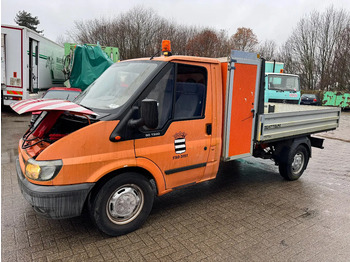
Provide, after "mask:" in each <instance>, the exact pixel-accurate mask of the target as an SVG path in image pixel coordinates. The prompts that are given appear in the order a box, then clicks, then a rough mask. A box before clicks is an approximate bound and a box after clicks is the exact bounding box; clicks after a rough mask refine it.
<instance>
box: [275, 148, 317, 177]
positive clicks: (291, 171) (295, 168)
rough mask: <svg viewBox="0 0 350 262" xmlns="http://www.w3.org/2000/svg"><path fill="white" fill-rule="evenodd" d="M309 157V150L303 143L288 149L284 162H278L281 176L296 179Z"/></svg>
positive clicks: (301, 172)
mask: <svg viewBox="0 0 350 262" xmlns="http://www.w3.org/2000/svg"><path fill="white" fill-rule="evenodd" d="M309 158H310V156H309V152H308V150H307V149H306V148H305V146H303V145H299V146H297V147H296V148H295V149H294V150H290V151H288V153H287V156H286V158H285V162H281V163H279V172H280V174H281V176H282V177H284V178H285V179H287V180H291V181H292V180H297V179H298V178H299V177H301V175H302V174H303V172H304V170H305V169H306V167H307V164H308V162H309Z"/></svg>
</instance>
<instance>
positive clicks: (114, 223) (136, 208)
mask: <svg viewBox="0 0 350 262" xmlns="http://www.w3.org/2000/svg"><path fill="white" fill-rule="evenodd" d="M153 200H154V191H153V189H152V186H151V184H150V182H149V181H148V180H147V179H146V178H145V177H143V176H141V175H139V174H137V173H124V174H121V175H119V176H116V177H114V178H112V179H111V180H109V181H107V182H106V183H105V184H104V185H103V186H102V187H101V188H100V189H99V190H98V192H97V193H96V195H95V196H93V198H92V202H91V205H90V215H91V217H92V219H93V221H94V222H95V224H96V226H97V227H98V228H99V229H100V230H101V231H102V232H104V233H106V234H107V235H110V236H119V235H124V234H127V233H130V232H132V231H134V230H136V229H138V228H139V227H140V226H141V225H142V224H143V223H144V222H145V221H146V219H147V217H148V215H149V213H150V212H151V209H152V206H153Z"/></svg>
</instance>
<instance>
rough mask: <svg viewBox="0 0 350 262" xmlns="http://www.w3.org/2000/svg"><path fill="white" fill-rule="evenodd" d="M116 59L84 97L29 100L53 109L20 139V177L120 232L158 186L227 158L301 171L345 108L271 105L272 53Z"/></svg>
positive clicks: (210, 175)
mask: <svg viewBox="0 0 350 262" xmlns="http://www.w3.org/2000/svg"><path fill="white" fill-rule="evenodd" d="M168 46H169V43H168V44H165V45H164V48H163V54H164V55H162V56H161V57H154V58H153V57H152V58H142V59H133V60H126V61H122V62H120V63H116V64H114V65H112V66H111V67H110V68H108V69H107V70H106V71H105V72H104V73H103V74H102V75H101V77H100V78H98V79H97V80H96V81H95V82H94V83H93V84H92V85H91V86H90V87H89V88H88V89H87V90H85V91H84V92H83V93H82V94H81V95H80V96H79V97H78V98H77V100H75V102H76V104H74V103H67V102H65V103H63V102H62V101H50V102H47V103H42V101H41V102H40V101H39V102H38V101H26V102H19V103H17V104H15V105H13V106H12V108H13V109H14V110H15V111H16V112H18V113H24V112H31V111H38V110H40V111H43V112H42V113H41V115H40V117H39V118H38V119H37V121H36V122H35V123H34V125H33V126H31V127H30V128H29V129H28V131H27V132H26V133H25V134H24V136H23V137H22V138H21V139H20V141H19V148H18V150H19V157H18V159H17V162H16V167H17V176H18V182H19V186H20V188H21V191H22V194H23V196H24V197H25V199H26V200H27V201H28V202H29V203H30V204H31V205H32V206H33V207H34V209H35V210H36V211H37V212H38V213H40V214H42V215H45V216H47V217H50V218H68V217H74V216H79V215H80V214H81V212H82V210H83V207H84V206H86V207H87V208H88V210H89V212H90V215H91V217H92V219H93V221H94V222H95V224H96V225H97V227H98V228H99V229H100V230H101V231H102V232H104V233H106V234H108V235H111V236H116V235H122V234H126V233H129V232H131V231H134V230H136V229H137V228H139V227H140V226H141V225H142V224H143V223H144V222H145V220H146V219H147V217H148V215H149V213H150V211H151V209H152V205H153V199H154V196H155V195H158V196H161V195H163V194H166V193H169V192H171V191H173V190H177V189H180V188H183V187H186V186H190V185H194V184H197V183H200V182H203V181H207V180H211V179H214V178H215V177H216V175H217V172H218V168H219V165H220V163H221V162H225V161H230V160H234V159H239V158H243V157H247V156H252V155H253V156H255V157H261V158H265V159H272V160H273V161H274V162H275V163H276V164H277V165H278V166H279V172H280V174H281V175H282V177H284V178H285V179H287V180H296V179H298V178H299V177H300V176H301V175H302V174H303V172H304V170H305V169H306V167H307V164H308V162H309V158H310V157H311V147H312V146H314V147H318V148H322V147H323V139H320V138H317V137H313V136H311V134H314V133H317V132H324V131H328V130H333V129H335V128H337V127H338V124H339V117H340V110H339V109H338V108H322V107H308V106H300V105H292V104H273V103H269V104H264V79H265V69H264V65H265V63H264V60H262V59H260V58H258V56H257V54H254V53H247V52H241V51H232V52H231V54H230V56H229V59H227V58H226V59H214V58H204V57H190V56H170V55H169V54H170V50H169V48H168Z"/></svg>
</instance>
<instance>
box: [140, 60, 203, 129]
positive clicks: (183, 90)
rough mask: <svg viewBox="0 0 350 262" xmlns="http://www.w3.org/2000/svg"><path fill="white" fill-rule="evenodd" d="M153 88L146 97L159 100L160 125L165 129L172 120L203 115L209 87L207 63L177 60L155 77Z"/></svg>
mask: <svg viewBox="0 0 350 262" xmlns="http://www.w3.org/2000/svg"><path fill="white" fill-rule="evenodd" d="M175 72H176V73H175ZM150 88H151V91H150V93H149V94H148V95H147V97H146V98H148V99H154V100H156V101H157V105H158V127H157V129H162V128H163V127H164V126H165V124H166V123H167V122H168V121H169V120H187V119H195V118H202V117H204V109H205V94H206V89H207V70H206V69H205V68H204V67H199V66H192V65H186V64H174V65H173V66H172V67H171V68H169V69H167V71H166V72H165V73H163V75H162V76H161V77H160V78H159V79H158V80H156V81H153V83H152V84H151V86H150ZM143 129H144V130H148V129H147V128H143Z"/></svg>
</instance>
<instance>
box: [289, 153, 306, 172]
mask: <svg viewBox="0 0 350 262" xmlns="http://www.w3.org/2000/svg"><path fill="white" fill-rule="evenodd" d="M304 161H305V157H304V154H303V153H301V152H298V153H296V154H295V156H294V159H293V163H292V173H293V174H294V175H296V174H298V173H300V171H301V170H302V169H303V166H304Z"/></svg>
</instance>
